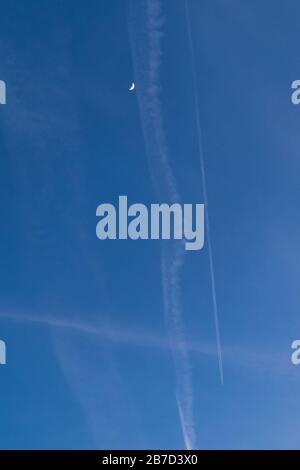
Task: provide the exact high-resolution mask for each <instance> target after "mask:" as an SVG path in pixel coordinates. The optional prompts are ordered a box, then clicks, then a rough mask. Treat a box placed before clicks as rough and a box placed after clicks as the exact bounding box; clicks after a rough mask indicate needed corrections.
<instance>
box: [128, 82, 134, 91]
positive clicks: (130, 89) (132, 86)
mask: <svg viewBox="0 0 300 470" xmlns="http://www.w3.org/2000/svg"><path fill="white" fill-rule="evenodd" d="M134 89H135V83H134V82H132V84H131V87H130V88H129V91H132V90H134Z"/></svg>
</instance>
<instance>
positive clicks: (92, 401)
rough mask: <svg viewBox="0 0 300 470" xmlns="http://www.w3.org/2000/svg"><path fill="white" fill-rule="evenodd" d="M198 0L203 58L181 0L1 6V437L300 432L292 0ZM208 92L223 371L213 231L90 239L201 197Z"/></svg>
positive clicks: (231, 445)
mask: <svg viewBox="0 0 300 470" xmlns="http://www.w3.org/2000/svg"><path fill="white" fill-rule="evenodd" d="M188 7H189V14H190V21H191V31H192V36H193V47H194V61H193V58H192V57H191V54H190V52H191V51H190V47H189V41H188V31H187V22H186V16H185V15H186V11H185V2H184V1H183V0H164V1H163V2H162V1H161V0H141V1H140V2H135V1H133V2H132V3H130V2H129V1H127V0H126V1H124V0H101V1H99V0H97V1H96V0H88V1H87V2H82V1H76V0H73V1H69V0H65V1H64V2H60V1H57V0H52V1H51V2H50V1H48V0H43V1H40V2H38V3H36V2H27V3H26V5H25V3H21V2H17V1H10V2H2V4H1V15H0V38H1V40H0V44H1V46H0V71H1V73H0V79H2V80H5V81H6V84H7V105H5V106H1V107H0V123H1V127H0V150H1V152H0V153H1V158H0V166H1V168H0V196H1V201H2V204H1V215H2V229H1V231H0V259H1V264H0V290H1V296H0V299H1V303H0V339H3V340H5V342H6V345H7V365H6V366H0V387H1V393H0V410H1V419H0V448H2V449H19V448H21V449H64V448H68V449H77V448H79V449H95V448H97V449H139V448H141V449H155V448H156V449H182V448H185V447H189V446H191V447H196V448H201V449H266V448H268V449H273V448H274V449H287V448H299V442H298V437H297V433H296V430H297V424H298V418H297V417H298V412H299V400H298V393H297V391H298V390H297V389H298V384H299V374H300V369H299V370H298V368H297V367H295V366H293V365H292V364H291V361H290V355H291V349H290V345H291V342H292V341H293V340H294V339H298V338H299V334H300V323H299V315H298V313H299V312H298V310H299V303H300V294H299V292H300V290H299V274H300V273H299V266H300V254H299V253H300V251H299V234H300V224H299V208H298V201H299V198H300V185H299V181H298V180H299V178H298V172H299V166H300V165H299V130H300V114H299V113H300V110H299V109H298V107H297V106H293V105H292V104H291V100H290V95H291V90H290V85H291V82H292V81H293V80H296V79H299V78H300V77H299V75H300V62H299V54H298V37H299V17H300V6H299V3H298V2H297V1H296V0H289V1H288V2H281V1H279V0H274V1H273V2H272V3H271V2H268V1H262V0H251V1H250V0H226V1H225V0H201V1H196V0H188ZM193 67H194V71H195V75H196V87H195V86H194V84H193ZM132 81H135V83H136V90H135V91H134V92H129V91H128V89H129V86H130V84H131V82H132ZM197 94H198V98H199V99H198V101H199V103H198V104H199V108H198V109H199V116H200V121H201V132H202V137H203V156H204V160H205V175H206V183H207V197H208V203H209V216H210V229H211V234H210V235H211V238H210V239H211V244H212V251H213V260H214V275H215V281H216V295H217V301H218V314H219V322H220V333H221V340H222V351H223V369H224V384H223V385H221V383H220V375H219V368H218V355H217V345H216V332H215V324H214V309H213V302H212V285H211V271H210V264H209V253H208V244H207V243H206V244H205V246H204V249H203V250H201V251H199V252H188V253H186V254H183V253H182V252H181V249H180V247H179V246H178V245H177V244H174V243H173V242H172V241H164V242H159V241H151V240H149V241H132V240H127V241H124V240H119V241H118V240H108V241H105V242H103V241H100V240H98V239H97V238H96V235H95V228H96V223H97V219H96V216H95V213H96V207H97V206H98V205H99V204H100V203H102V202H111V203H114V204H116V203H117V201H118V196H119V195H122V194H125V195H127V196H128V198H129V201H130V202H132V203H133V202H141V203H144V204H150V203H155V202H170V201H173V200H174V199H176V200H178V202H181V203H196V202H198V203H202V202H203V201H204V194H203V185H202V179H201V165H200V162H201V160H200V155H199V147H198V142H197V135H198V130H199V129H198V128H197V123H196V115H195V104H197V102H196V101H195V100H196V96H197ZM163 157H165V158H166V159H165V160H163ZM165 161H167V164H166V163H164V162H165ZM171 180H172V181H173V182H174V184H175V189H174V186H172V185H170V181H171ZM170 305H171V307H170Z"/></svg>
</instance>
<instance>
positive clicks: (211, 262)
mask: <svg viewBox="0 0 300 470" xmlns="http://www.w3.org/2000/svg"><path fill="white" fill-rule="evenodd" d="M185 10H186V22H187V31H188V41H189V48H190V55H191V63H192V76H193V87H194V96H195V100H194V104H195V116H196V129H197V140H198V152H199V159H200V167H201V179H202V190H203V197H204V204H205V213H206V231H207V246H208V258H209V270H210V281H211V294H212V302H213V312H214V322H215V331H216V340H217V350H218V361H219V372H220V380H221V383H222V384H223V382H224V374H223V357H222V345H221V335H220V325H219V323H220V322H219V311H218V302H217V291H216V281H215V267H214V259H213V250H212V243H211V232H210V221H209V212H208V196H207V183H206V172H205V164H204V152H203V143H202V141H203V139H202V129H201V123H200V111H199V106H200V101H199V93H198V88H197V81H196V69H195V57H194V56H195V53H194V42H193V35H192V28H191V21H190V12H189V7H188V1H187V0H185Z"/></svg>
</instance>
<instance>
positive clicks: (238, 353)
mask: <svg viewBox="0 0 300 470" xmlns="http://www.w3.org/2000/svg"><path fill="white" fill-rule="evenodd" d="M0 319H1V320H6V321H10V322H16V323H21V324H24V323H25V324H26V323H29V324H35V325H36V326H37V327H40V328H52V329H59V330H67V331H69V332H74V333H79V334H83V335H91V336H95V337H99V338H101V339H103V340H105V341H109V342H112V343H115V344H117V345H125V346H133V347H140V348H148V349H153V350H157V351H160V352H163V353H172V351H173V352H174V351H175V350H178V351H179V352H180V356H181V355H182V351H183V349H182V344H181V343H180V342H173V344H171V339H170V338H169V337H164V336H159V335H157V334H154V333H153V334H149V333H148V332H146V331H144V330H142V329H136V330H132V329H130V330H126V328H123V327H118V328H116V327H115V326H110V325H108V324H102V325H101V324H98V325H91V324H88V323H84V322H82V321H80V322H79V321H78V322H76V321H73V320H69V319H67V318H57V317H54V316H50V315H28V314H22V315H20V314H16V313H13V312H10V313H0ZM184 350H186V351H189V352H190V353H192V354H195V355H201V356H202V355H205V356H207V357H208V358H211V359H214V358H215V357H216V355H217V351H216V348H215V346H214V344H212V343H203V342H201V344H200V343H198V342H194V341H188V342H186V343H185V344H184ZM224 354H225V356H226V363H227V365H228V366H232V367H234V368H236V367H242V368H246V369H252V370H254V371H255V372H262V373H263V374H265V372H269V373H271V374H272V375H277V376H278V375H284V374H287V373H289V372H290V371H294V370H295V366H292V365H291V363H290V361H289V357H288V354H287V351H286V349H284V350H283V351H279V350H278V351H271V350H269V351H257V350H256V349H255V350H253V351H251V350H247V349H245V347H239V346H236V347H232V346H231V347H226V348H224ZM177 403H178V410H179V414H180V419H181V423H182V422H183V421H182V416H181V415H182V410H181V407H180V406H179V403H180V402H179V400H178V401H177ZM183 430H184V428H183Z"/></svg>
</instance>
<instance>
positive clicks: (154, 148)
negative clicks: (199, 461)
mask: <svg viewBox="0 0 300 470" xmlns="http://www.w3.org/2000/svg"><path fill="white" fill-rule="evenodd" d="M131 7H132V8H131V13H132V15H135V16H136V18H135V19H134V21H132V25H131V26H132V28H131V30H130V33H131V34H130V39H131V50H132V55H133V65H134V68H135V75H136V83H137V88H136V89H137V96H138V103H139V108H140V116H141V122H142V129H143V134H144V140H145V146H146V152H147V155H148V161H149V167H150V171H151V176H152V181H153V184H154V186H155V189H156V191H157V194H158V195H159V197H160V199H162V200H167V201H168V202H171V203H173V202H178V201H179V194H178V190H177V187H176V181H175V178H174V175H173V172H172V169H171V165H170V159H169V149H168V145H167V141H166V136H165V129H164V121H163V111H162V103H161V98H160V93H161V87H160V74H159V71H160V65H161V61H162V46H161V39H162V36H163V32H162V25H163V17H162V13H161V4H160V2H159V0H145V1H143V2H139V3H138V2H132V4H131ZM137 10H138V11H139V15H138V14H137V13H136V12H137ZM142 19H143V20H144V21H142ZM145 23H146V27H145ZM133 28H134V31H133ZM183 258H184V249H183V246H181V245H180V244H179V243H177V244H175V243H173V242H170V245H168V246H167V247H164V248H163V250H162V282H163V293H164V310H165V318H166V323H167V328H168V331H169V336H170V341H171V345H172V354H173V359H174V363H175V370H176V380H177V386H176V396H177V406H178V412H179V417H180V423H181V428H182V433H183V437H184V441H185V445H186V447H187V448H188V449H192V448H195V446H196V435H195V425H194V419H193V390H192V380H191V367H190V364H189V357H188V348H187V345H186V341H185V335H184V326H183V320H182V312H181V308H180V297H181V289H180V270H181V266H182V264H183Z"/></svg>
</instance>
